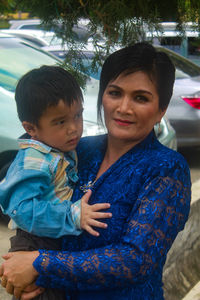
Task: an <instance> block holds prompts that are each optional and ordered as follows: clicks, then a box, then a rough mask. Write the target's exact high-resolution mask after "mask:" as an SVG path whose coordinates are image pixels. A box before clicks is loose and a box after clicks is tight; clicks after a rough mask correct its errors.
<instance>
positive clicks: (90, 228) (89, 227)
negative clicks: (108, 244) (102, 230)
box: [85, 226, 99, 236]
mask: <svg viewBox="0 0 200 300" xmlns="http://www.w3.org/2000/svg"><path fill="white" fill-rule="evenodd" d="M85 230H86V231H87V232H88V233H90V234H91V235H93V236H99V233H98V232H97V231H96V230H94V229H93V228H92V227H91V226H87V227H86V228H85Z"/></svg>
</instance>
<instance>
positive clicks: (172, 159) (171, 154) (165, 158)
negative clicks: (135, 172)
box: [148, 143, 190, 179]
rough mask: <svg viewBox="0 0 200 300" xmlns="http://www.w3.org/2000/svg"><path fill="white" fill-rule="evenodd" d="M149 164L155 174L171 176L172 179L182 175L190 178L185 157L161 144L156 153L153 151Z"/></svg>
mask: <svg viewBox="0 0 200 300" xmlns="http://www.w3.org/2000/svg"><path fill="white" fill-rule="evenodd" d="M148 163H149V165H150V166H151V171H152V172H153V173H154V172H156V171H157V172H159V173H160V174H162V175H163V176H166V175H167V174H169V176H170V174H171V176H172V177H173V176H175V177H176V175H177V174H179V176H180V174H182V175H183V177H187V178H188V179H189V178H190V169H189V165H188V163H187V161H186V159H185V158H184V157H183V155H182V154H181V153H179V152H178V151H175V150H172V149H170V148H168V147H166V146H164V145H162V144H160V143H159V144H158V147H157V148H156V151H151V154H150V157H149V158H148Z"/></svg>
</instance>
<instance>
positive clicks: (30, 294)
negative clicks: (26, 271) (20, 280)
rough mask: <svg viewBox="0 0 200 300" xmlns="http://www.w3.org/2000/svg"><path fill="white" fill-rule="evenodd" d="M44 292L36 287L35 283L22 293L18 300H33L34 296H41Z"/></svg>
mask: <svg viewBox="0 0 200 300" xmlns="http://www.w3.org/2000/svg"><path fill="white" fill-rule="evenodd" d="M44 291H45V289H44V288H40V287H38V286H37V285H35V283H32V284H31V285H29V286H28V287H27V288H26V289H25V290H24V291H23V293H22V294H21V298H20V300H31V299H34V298H35V297H36V296H38V295H40V294H42V293H43V292H44Z"/></svg>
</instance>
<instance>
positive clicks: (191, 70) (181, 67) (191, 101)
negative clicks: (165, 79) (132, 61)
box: [159, 48, 200, 147]
mask: <svg viewBox="0 0 200 300" xmlns="http://www.w3.org/2000/svg"><path fill="white" fill-rule="evenodd" d="M159 49H160V50H161V51H164V52H166V53H167V54H168V55H169V56H170V58H171V60H172V61H173V63H174V65H175V67H176V80H175V84H174V91H173V96H172V99H171V102H170V105H169V107H168V109H167V113H166V115H167V117H168V119H169V121H170V123H171V125H172V126H173V127H174V129H175V131H176V135H177V142H178V147H193V146H200V66H198V65H196V64H194V63H192V62H191V61H190V60H188V59H186V58H184V57H183V56H181V55H178V54H176V53H175V52H173V51H170V50H169V49H166V48H159Z"/></svg>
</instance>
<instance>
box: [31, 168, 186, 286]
mask: <svg viewBox="0 0 200 300" xmlns="http://www.w3.org/2000/svg"><path fill="white" fill-rule="evenodd" d="M175 172H176V175H175V176H173V177H172V176H171V177H167V176H166V177H161V176H160V177H156V178H154V179H153V180H152V181H151V182H150V183H148V184H147V185H146V186H145V187H143V188H142V189H141V193H140V194H139V196H138V199H137V201H136V204H135V205H134V207H133V209H132V212H131V214H130V217H129V220H128V223H127V226H125V228H124V234H123V237H122V239H121V243H117V244H110V245H108V246H106V247H102V248H98V249H91V250H87V251H82V252H73V253H70V252H64V251H62V252H55V251H40V256H39V257H38V258H37V259H36V261H35V262H34V267H35V268H36V269H37V271H38V272H39V273H40V274H41V275H42V276H40V277H39V279H38V282H37V284H38V285H45V280H47V279H49V280H48V286H50V285H51V287H62V286H63V287H65V288H68V287H70V288H72V289H76V290H77V289H78V290H90V289H92V290H95V289H96V290H98V289H106V288H115V287H117V288H119V287H120V286H123V287H125V286H129V285H131V284H133V283H136V282H138V281H143V280H145V279H146V277H147V276H149V275H151V273H152V272H153V271H154V269H155V267H157V266H158V265H159V264H163V263H164V260H165V257H166V254H167V251H168V250H169V248H170V247H171V245H172V242H173V241H174V239H175V237H176V235H177V233H178V232H179V231H180V230H182V229H183V228H184V224H185V222H186V220H187V217H188V213H189V205H190V190H191V189H190V178H189V174H188V173H187V172H186V173H187V174H186V173H185V172H184V170H176V171H175ZM173 175H174V174H173ZM46 282H47V281H46Z"/></svg>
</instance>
